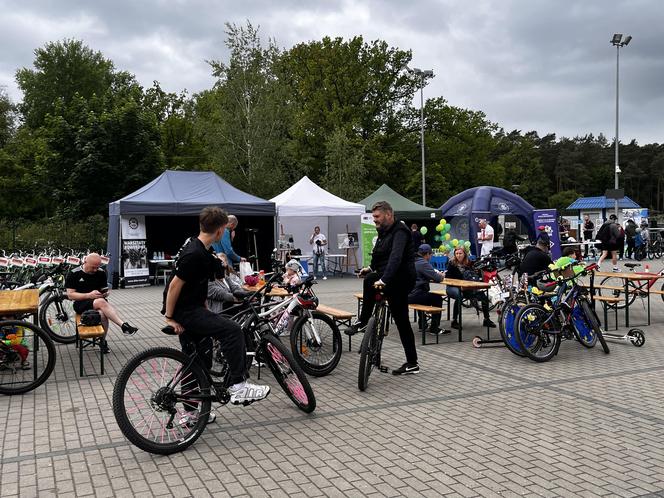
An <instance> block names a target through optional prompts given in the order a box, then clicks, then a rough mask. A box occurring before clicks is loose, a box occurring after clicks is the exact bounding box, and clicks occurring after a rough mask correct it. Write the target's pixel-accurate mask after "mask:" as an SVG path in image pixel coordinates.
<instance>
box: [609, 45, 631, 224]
mask: <svg viewBox="0 0 664 498" xmlns="http://www.w3.org/2000/svg"><path fill="white" fill-rule="evenodd" d="M630 41H632V37H631V36H630V35H627V36H626V37H625V38H623V35H622V33H615V34H614V35H613V38H612V39H611V45H613V46H614V47H616V164H615V169H614V173H615V180H614V188H615V189H616V190H618V173H620V163H619V162H618V145H619V142H620V141H619V140H618V116H619V113H618V110H619V100H618V95H619V92H620V86H619V82H620V47H626V46H627V45H629V42H630ZM615 215H616V218H617V217H618V199H615Z"/></svg>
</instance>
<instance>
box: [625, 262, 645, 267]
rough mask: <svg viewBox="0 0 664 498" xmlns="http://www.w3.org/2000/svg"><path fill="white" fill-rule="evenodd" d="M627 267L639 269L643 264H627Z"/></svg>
mask: <svg viewBox="0 0 664 498" xmlns="http://www.w3.org/2000/svg"><path fill="white" fill-rule="evenodd" d="M625 266H626V267H627V268H637V267H639V266H641V263H625Z"/></svg>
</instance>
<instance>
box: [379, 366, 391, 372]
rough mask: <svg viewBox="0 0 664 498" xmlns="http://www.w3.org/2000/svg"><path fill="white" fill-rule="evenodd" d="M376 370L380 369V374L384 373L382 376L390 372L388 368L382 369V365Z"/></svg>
mask: <svg viewBox="0 0 664 498" xmlns="http://www.w3.org/2000/svg"><path fill="white" fill-rule="evenodd" d="M378 368H379V369H380V372H381V373H384V374H385V373H388V372H389V371H390V369H389V368H387V367H384V366H382V365H381V366H380V367H378Z"/></svg>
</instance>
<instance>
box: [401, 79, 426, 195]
mask: <svg viewBox="0 0 664 498" xmlns="http://www.w3.org/2000/svg"><path fill="white" fill-rule="evenodd" d="M406 69H407V70H408V72H409V73H410V74H416V75H418V76H419V77H420V144H421V149H422V205H423V206H426V205H427V184H426V176H425V175H426V167H425V163H424V78H433V70H431V69H425V70H422V69H420V68H417V67H414V68H413V69H411V68H409V67H408V66H406Z"/></svg>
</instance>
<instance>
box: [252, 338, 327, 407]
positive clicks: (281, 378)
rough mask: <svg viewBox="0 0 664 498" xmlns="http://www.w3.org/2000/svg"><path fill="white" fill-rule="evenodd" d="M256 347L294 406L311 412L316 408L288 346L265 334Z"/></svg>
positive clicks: (307, 383)
mask: <svg viewBox="0 0 664 498" xmlns="http://www.w3.org/2000/svg"><path fill="white" fill-rule="evenodd" d="M258 349H259V350H260V351H261V352H262V355H263V357H264V359H265V363H267V365H268V367H270V370H272V375H274V378H275V379H277V382H278V383H279V385H280V386H281V388H282V389H283V390H284V392H285V393H286V395H287V396H288V397H289V398H290V399H291V401H292V402H293V403H295V406H297V407H298V408H299V409H300V410H302V411H303V412H305V413H311V412H313V411H314V410H315V409H316V397H315V396H314V391H313V389H311V385H310V384H309V379H307V376H306V375H305V374H304V372H303V371H302V369H301V368H300V366H299V365H298V364H297V362H296V361H295V359H294V358H293V354H292V353H291V352H290V351H289V350H288V348H287V347H286V346H285V345H284V344H283V343H282V342H281V341H280V340H279V339H278V338H277V337H275V336H273V335H271V334H266V335H265V336H264V337H263V340H262V341H261V343H260V345H259V347H258Z"/></svg>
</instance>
